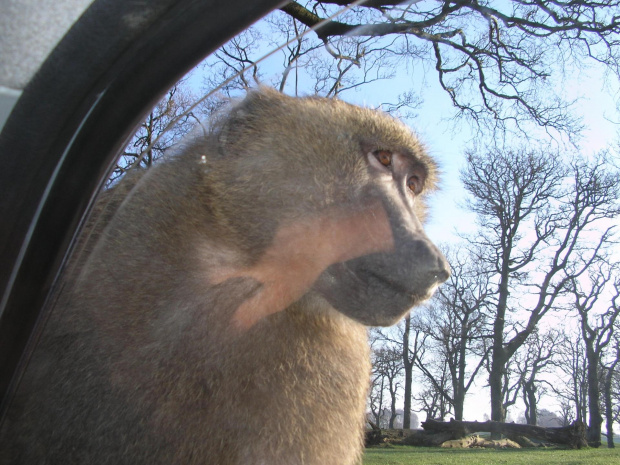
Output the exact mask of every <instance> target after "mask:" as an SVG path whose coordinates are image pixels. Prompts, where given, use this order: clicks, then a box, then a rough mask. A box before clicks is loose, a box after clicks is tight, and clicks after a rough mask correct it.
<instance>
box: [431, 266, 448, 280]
mask: <svg viewBox="0 0 620 465" xmlns="http://www.w3.org/2000/svg"><path fill="white" fill-rule="evenodd" d="M451 274H452V273H450V270H449V269H448V268H441V269H439V270H435V272H434V275H433V277H434V278H435V281H437V282H438V283H443V282H444V281H446V280H447V279H448V278H449V277H450V275H451Z"/></svg>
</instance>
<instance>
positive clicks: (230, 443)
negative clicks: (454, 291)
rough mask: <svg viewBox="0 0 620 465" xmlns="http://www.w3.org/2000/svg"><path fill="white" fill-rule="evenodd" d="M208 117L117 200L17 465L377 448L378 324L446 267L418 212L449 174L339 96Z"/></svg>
mask: <svg viewBox="0 0 620 465" xmlns="http://www.w3.org/2000/svg"><path fill="white" fill-rule="evenodd" d="M211 126H212V127H211V129H210V133H209V134H208V135H207V136H203V137H195V138H194V139H192V140H190V141H189V142H187V143H186V145H185V146H184V148H183V149H181V150H179V153H177V154H173V155H172V156H170V157H169V159H168V160H167V161H165V162H162V163H161V164H159V165H158V166H155V167H153V168H151V169H150V170H148V171H146V172H144V173H141V174H137V175H134V176H129V178H133V179H127V180H126V181H122V182H121V183H120V185H119V186H117V187H116V188H113V189H111V190H110V191H108V192H106V193H105V195H104V197H105V198H106V200H107V201H109V202H110V203H109V204H108V205H107V206H106V205H104V204H103V203H101V202H103V200H102V201H100V205H99V206H98V207H97V209H98V210H101V212H100V213H99V217H98V218H95V220H93V221H92V225H91V226H90V227H89V228H87V230H88V231H86V234H87V235H89V236H90V237H89V238H88V239H85V240H84V241H83V242H84V244H82V245H81V248H82V249H83V253H81V254H78V257H77V258H75V259H74V264H73V265H72V268H71V267H70V269H69V271H68V272H67V274H66V275H67V277H66V278H65V279H64V282H63V289H62V290H61V291H60V294H59V295H60V296H59V297H58V300H57V303H56V307H55V309H54V310H53V312H52V313H51V317H50V319H49V321H48V322H47V326H46V328H45V331H44V332H43V336H42V338H41V340H40V342H39V344H38V345H37V348H36V350H35V352H34V354H33V357H32V359H31V361H30V364H29V366H28V368H27V370H26V371H25V374H24V376H23V378H22V381H21V384H20V386H19V389H18V390H17V394H16V396H15V398H14V400H13V403H12V406H11V408H10V409H9V412H8V415H7V418H6V419H5V421H4V424H3V429H2V436H1V437H0V440H1V443H2V446H1V447H0V449H1V451H0V457H1V458H2V460H0V462H1V463H3V464H7V463H11V464H18V463H19V464H21V463H29V464H30V463H36V464H56V463H62V464H64V465H66V464H78V463H79V464H86V463H88V464H115V465H116V464H125V463H126V464H156V463H157V464H211V465H215V464H223V465H228V464H231V465H232V464H235V465H237V464H238V465H252V464H255V465H270V464H283V465H298V464H299V465H301V464H305V465H313V464H317V465H318V464H321V465H325V464H334V465H352V464H355V463H357V461H358V460H359V459H360V455H361V450H362V439H363V426H364V411H365V402H366V395H367V385H368V378H369V370H370V363H369V349H368V344H367V340H366V326H368V325H391V324H393V323H395V322H396V321H398V320H399V319H400V318H401V317H402V316H403V315H404V314H405V313H406V312H408V311H409V310H410V309H411V308H412V307H413V306H415V305H416V304H418V303H420V302H422V301H424V300H425V299H427V298H429V297H430V295H431V294H432V293H433V291H434V290H435V288H436V287H437V285H438V284H439V283H441V282H443V281H444V280H446V279H447V277H448V276H449V271H448V265H447V263H446V261H445V259H444V258H443V256H442V255H441V253H440V252H439V251H438V250H437V248H436V247H435V246H434V245H433V244H432V243H431V241H430V240H429V239H428V238H427V237H426V235H425V233H424V231H423V229H422V226H421V221H422V220H423V218H424V216H425V210H424V209H425V207H424V202H423V197H424V194H425V192H427V191H428V190H429V189H432V188H433V186H434V185H435V183H436V172H437V168H436V166H435V164H434V163H433V160H432V159H431V158H430V157H429V156H428V155H427V154H426V153H425V151H424V148H423V146H422V145H421V144H420V142H419V141H418V140H417V138H416V137H415V136H414V135H413V134H412V132H411V131H410V130H409V129H408V128H407V127H406V126H405V125H404V124H402V123H400V122H398V121H397V120H395V119H393V118H392V117H390V116H387V115H385V114H382V113H380V112H377V111H374V110H370V109H365V108H359V107H356V106H353V105H350V104H347V103H344V102H342V101H338V100H330V99H323V98H318V97H307V98H292V97H287V96H284V95H282V94H280V93H278V92H275V91H272V90H266V89H262V90H258V91H252V92H250V93H249V95H248V96H247V97H246V98H245V99H244V100H243V101H242V102H240V103H239V104H237V105H236V106H233V107H232V108H231V109H230V110H229V111H228V112H227V113H226V114H225V115H224V116H221V117H220V118H218V119H217V120H216V121H215V122H213V124H212V125H211ZM127 191H128V192H129V193H128V194H127V195H125V194H126V192H127ZM110 205H113V206H115V208H112V207H110ZM116 207H117V208H116ZM109 210H115V211H114V214H110V213H108V211H109Z"/></svg>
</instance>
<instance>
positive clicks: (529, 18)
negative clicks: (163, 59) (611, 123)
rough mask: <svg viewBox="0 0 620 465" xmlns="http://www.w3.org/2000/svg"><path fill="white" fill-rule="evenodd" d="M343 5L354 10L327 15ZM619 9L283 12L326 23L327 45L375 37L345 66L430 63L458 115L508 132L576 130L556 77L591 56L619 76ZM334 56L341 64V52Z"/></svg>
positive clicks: (472, 5)
mask: <svg viewBox="0 0 620 465" xmlns="http://www.w3.org/2000/svg"><path fill="white" fill-rule="evenodd" d="M341 6H349V7H350V10H349V11H348V12H346V13H345V14H343V15H341V16H339V17H337V18H335V19H331V18H330V15H331V14H333V13H334V12H335V11H336V9H337V8H339V7H341ZM619 8H620V3H618V2H611V1H610V2H589V1H576V2H541V1H535V2H531V1H527V0H517V1H512V2H478V1H467V2H460V1H457V2H414V1H411V2H400V1H393V0H367V1H365V2H352V1H347V0H321V1H316V0H315V1H305V2H294V1H293V2H289V3H288V4H286V5H285V6H283V7H282V8H281V10H282V11H283V12H285V13H286V14H288V15H290V16H291V17H293V18H295V19H296V20H297V21H299V22H300V23H302V24H304V25H305V26H308V27H316V26H318V25H319V24H321V23H324V24H323V25H322V26H321V27H320V28H318V29H317V30H316V37H317V39H318V40H319V41H320V42H322V43H323V44H324V45H325V47H326V48H330V47H331V48H334V43H338V41H339V40H342V39H343V38H344V40H351V39H352V38H372V39H373V40H372V41H370V42H366V43H365V44H364V46H363V53H350V52H349V53H347V54H346V55H347V56H348V62H349V65H355V64H356V63H359V62H360V61H361V60H362V59H368V58H369V57H370V56H371V55H372V51H377V50H383V51H384V52H385V51H389V53H390V55H392V56H393V57H398V58H399V59H400V60H410V61H411V62H427V63H429V64H430V66H431V67H433V68H434V70H435V73H436V76H437V79H438V81H439V84H440V85H441V87H442V88H443V89H444V90H445V91H446V92H447V93H448V94H449V96H450V98H451V99H452V103H453V104H454V106H455V107H456V108H457V110H458V114H459V115H462V116H466V117H468V118H471V119H472V120H473V121H476V122H478V123H479V124H487V123H488V124H490V125H491V126H495V127H496V128H500V129H503V128H505V127H506V125H507V124H509V123H514V124H515V125H517V126H518V125H519V124H520V123H521V122H522V121H524V120H532V121H535V122H536V123H537V124H539V125H541V126H543V127H546V128H555V129H559V130H562V131H569V132H572V131H574V130H575V129H577V127H578V124H577V122H576V121H575V120H574V119H573V118H571V117H570V115H569V114H568V113H567V109H568V107H569V104H570V102H565V101H563V100H562V99H561V98H560V97H559V96H558V95H557V93H556V92H554V89H553V86H552V83H551V82H552V81H553V79H552V77H553V76H554V73H559V74H561V73H562V70H563V64H568V63H569V62H572V63H573V64H576V65H580V62H581V61H584V59H586V58H588V59H592V60H593V62H598V63H602V64H603V65H605V66H607V67H608V69H610V70H611V71H612V72H613V73H616V75H617V74H618V72H619V66H618V63H619V56H620V54H619V52H618V47H617V46H618V44H619V32H620V17H619V16H618V14H617V12H618V9H619ZM333 55H334V58H335V59H336V60H340V59H341V58H342V56H343V55H345V54H340V53H334V54H333ZM558 57H559V58H558ZM558 62H559V64H558ZM550 63H553V64H556V66H552V65H550ZM336 81H337V79H336V80H334V82H336Z"/></svg>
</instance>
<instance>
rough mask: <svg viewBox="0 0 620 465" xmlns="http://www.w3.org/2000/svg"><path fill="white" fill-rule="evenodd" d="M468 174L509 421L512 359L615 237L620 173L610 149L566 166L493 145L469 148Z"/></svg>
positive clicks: (497, 383)
mask: <svg viewBox="0 0 620 465" xmlns="http://www.w3.org/2000/svg"><path fill="white" fill-rule="evenodd" d="M461 179H462V181H463V183H464V185H465V188H466V190H467V191H468V192H469V194H470V195H471V198H470V199H469V200H468V202H467V206H468V208H469V209H470V210H471V211H472V212H474V213H475V214H476V215H477V221H478V224H479V233H478V234H477V235H473V236H468V237H467V239H468V240H469V241H470V242H471V243H472V244H475V245H476V246H477V247H478V249H477V250H478V251H479V256H478V257H476V259H477V260H478V261H479V262H480V263H483V264H484V266H485V267H486V268H487V270H489V271H490V272H492V273H493V274H494V277H493V278H492V279H493V283H494V286H495V291H494V294H495V295H496V296H497V297H496V301H494V303H493V305H492V306H491V307H490V308H491V310H492V318H493V347H492V355H491V365H490V374H489V386H490V390H491V419H492V420H495V421H504V419H505V411H504V406H503V403H504V397H503V395H504V394H505V387H506V379H507V365H508V363H509V361H510V360H511V358H512V357H513V355H514V354H515V353H516V351H517V349H519V348H520V347H521V346H522V345H523V344H524V343H525V341H526V340H527V338H528V337H529V336H530V335H531V334H532V333H533V332H534V331H535V329H536V327H537V325H538V323H539V322H540V320H541V319H542V318H543V317H544V316H545V315H546V314H547V313H548V312H550V311H551V310H553V309H554V308H556V307H557V303H556V302H557V301H558V297H560V296H561V295H563V293H565V292H566V287H567V284H568V283H569V282H570V280H571V279H573V278H577V277H579V276H581V275H582V274H583V273H584V272H585V271H586V270H587V269H588V267H589V266H590V265H591V263H592V262H593V261H594V260H595V259H596V257H597V256H598V255H599V253H600V251H601V250H602V249H604V247H605V246H606V245H607V244H608V243H609V241H610V236H611V227H610V226H609V225H608V221H609V220H610V219H612V218H614V217H615V215H617V214H618V212H619V208H618V204H617V201H618V199H619V198H620V192H619V189H620V177H619V175H618V172H617V170H615V169H614V168H613V167H612V166H611V165H610V164H609V163H608V162H607V160H606V158H605V157H604V156H600V157H596V158H595V159H594V160H593V161H591V162H586V161H583V160H579V159H576V160H575V161H573V162H571V163H570V164H569V165H568V166H567V165H564V164H563V161H562V160H561V157H559V156H558V155H557V154H553V153H547V152H543V151H533V150H532V151H527V150H516V151H506V152H502V151H499V150H497V149H489V150H487V151H485V152H482V153H473V152H470V153H468V155H467V166H466V168H465V169H464V170H463V171H462V173H461ZM597 228H598V229H597ZM577 259H578V260H577ZM523 315H525V318H523Z"/></svg>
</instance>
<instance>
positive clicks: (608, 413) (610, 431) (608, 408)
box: [603, 363, 616, 449]
mask: <svg viewBox="0 0 620 465" xmlns="http://www.w3.org/2000/svg"><path fill="white" fill-rule="evenodd" d="M615 365H616V364H615V363H614V364H613V366H612V368H607V372H606V373H605V389H604V390H603V402H604V403H605V419H606V423H605V427H606V429H607V447H608V448H609V449H613V448H614V447H615V445H614V414H613V407H614V406H613V402H612V395H611V382H612V379H613V375H614V367H615Z"/></svg>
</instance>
